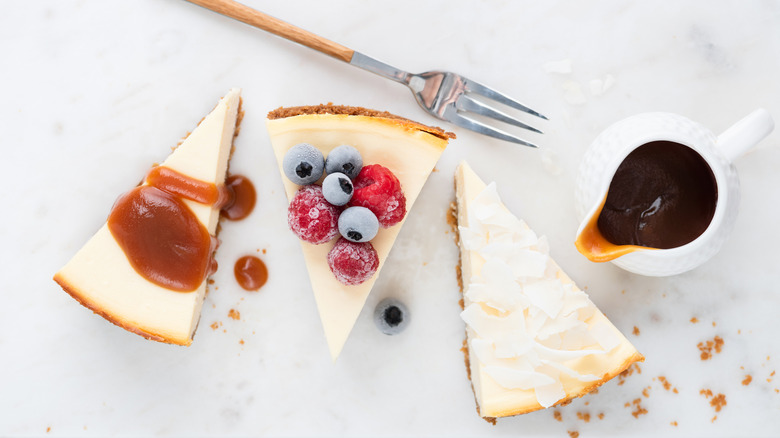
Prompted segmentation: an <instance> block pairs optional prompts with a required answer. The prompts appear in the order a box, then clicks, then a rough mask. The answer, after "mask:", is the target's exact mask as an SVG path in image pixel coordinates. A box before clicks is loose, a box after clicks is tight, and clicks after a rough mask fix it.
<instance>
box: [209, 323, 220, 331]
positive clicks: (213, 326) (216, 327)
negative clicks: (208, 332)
mask: <svg viewBox="0 0 780 438" xmlns="http://www.w3.org/2000/svg"><path fill="white" fill-rule="evenodd" d="M209 327H211V329H212V330H216V329H218V328H220V327H222V323H221V322H220V321H214V322H212V323H211V325H210V326H209Z"/></svg>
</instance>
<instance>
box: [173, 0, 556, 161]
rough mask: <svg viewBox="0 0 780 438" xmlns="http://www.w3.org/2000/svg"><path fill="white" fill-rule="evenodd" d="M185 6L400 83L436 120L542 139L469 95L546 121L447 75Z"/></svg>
mask: <svg viewBox="0 0 780 438" xmlns="http://www.w3.org/2000/svg"><path fill="white" fill-rule="evenodd" d="M187 1H189V2H190V3H194V4H196V5H199V6H202V7H204V8H206V9H210V10H212V11H214V12H217V13H219V14H222V15H225V16H227V17H230V18H234V19H236V20H239V21H242V22H244V23H246V24H249V25H251V26H254V27H257V28H260V29H262V30H265V31H267V32H270V33H273V34H275V35H277V36H280V37H282V38H285V39H288V40H291V41H294V42H296V43H299V44H302V45H304V46H306V47H309V48H311V49H314V50H317V51H319V52H321V53H324V54H326V55H329V56H331V57H333V58H336V59H338V60H341V61H344V62H346V63H349V64H351V65H354V66H356V67H360V68H362V69H364V70H368V71H370V72H372V73H376V74H378V75H379V76H382V77H384V78H387V79H392V80H394V81H396V82H399V83H401V84H404V85H406V86H408V87H409V88H410V89H411V90H412V93H414V97H415V98H416V99H417V103H419V104H420V106H421V107H423V109H425V110H426V111H427V112H428V113H430V114H431V115H432V116H434V117H436V118H438V119H441V120H444V121H447V122H450V123H453V124H455V125H457V126H460V127H462V128H466V129H470V130H472V131H474V132H477V133H480V134H484V135H488V136H491V137H495V138H498V139H501V140H506V141H510V142H513V143H518V144H521V145H525V146H530V147H534V148H535V147H537V146H536V145H535V144H533V143H531V142H529V141H526V140H523V139H521V138H520V137H517V136H516V135H513V134H510V133H508V132H506V131H502V130H500V129H498V128H494V127H492V126H490V125H487V124H485V123H483V122H482V121H480V120H479V119H480V117H481V118H487V119H493V120H496V121H499V122H503V123H507V124H510V125H514V126H517V127H520V128H523V129H527V130H530V131H533V132H537V133H540V134H541V133H542V131H540V130H538V129H536V128H534V127H532V126H530V125H528V124H526V123H524V122H522V121H520V120H518V119H516V118H514V117H512V116H510V115H508V114H506V113H504V112H502V111H499V110H497V109H495V108H493V107H491V106H489V105H487V104H485V103H483V102H481V101H480V100H478V99H475V98H474V97H473V96H480V97H484V98H487V99H490V100H493V101H495V102H499V103H501V104H504V105H507V106H509V107H512V108H516V109H518V110H520V111H522V112H525V113H528V114H530V115H533V116H536V117H540V118H542V119H545V120H547V117H545V116H544V115H542V114H540V113H538V112H536V111H534V110H532V109H531V108H529V107H527V106H525V105H523V104H522V103H520V102H518V101H516V100H514V99H512V98H510V97H509V96H507V95H505V94H503V93H499V92H498V91H496V90H493V89H492V88H489V87H487V86H485V85H482V84H480V83H478V82H474V81H472V80H470V79H467V78H464V77H463V76H461V75H458V74H455V73H451V72H445V71H428V72H424V73H420V74H413V73H409V72H406V71H403V70H399V69H397V68H395V67H392V66H390V65H387V64H385V63H383V62H381V61H377V60H376V59H374V58H371V57H369V56H366V55H364V54H362V53H360V52H356V51H354V50H352V49H350V48H347V47H345V46H342V45H341V44H338V43H335V42H333V41H330V40H327V39H325V38H322V37H320V36H317V35H315V34H313V33H311V32H308V31H305V30H303V29H300V28H298V27H295V26H293V25H291V24H289V23H286V22H284V21H282V20H279V19H277V18H274V17H271V16H270V15H267V14H264V13H262V12H260V11H256V10H254V9H252V8H250V7H248V6H246V5H243V4H241V3H238V2H236V1H233V0H187ZM474 114H476V115H477V117H476V118H475V117H473V115H474Z"/></svg>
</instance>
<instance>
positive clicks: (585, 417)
mask: <svg viewBox="0 0 780 438" xmlns="http://www.w3.org/2000/svg"><path fill="white" fill-rule="evenodd" d="M577 419H579V420H582V421H584V422H586V423H590V413H588V412H577Z"/></svg>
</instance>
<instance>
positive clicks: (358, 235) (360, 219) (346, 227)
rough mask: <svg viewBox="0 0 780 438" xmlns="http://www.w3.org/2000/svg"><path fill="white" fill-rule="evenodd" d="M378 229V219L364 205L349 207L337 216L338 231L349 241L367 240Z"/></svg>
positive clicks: (374, 234) (372, 236) (371, 237)
mask: <svg viewBox="0 0 780 438" xmlns="http://www.w3.org/2000/svg"><path fill="white" fill-rule="evenodd" d="M378 231H379V220H378V219H377V218H376V215H375V214H374V213H372V212H371V210H369V209H367V208H365V207H349V208H347V209H346V210H344V211H343V212H341V216H339V233H341V235H342V236H344V238H345V239H347V240H349V241H351V242H356V243H360V242H368V241H369V240H371V239H373V238H374V236H376V233H377V232H378Z"/></svg>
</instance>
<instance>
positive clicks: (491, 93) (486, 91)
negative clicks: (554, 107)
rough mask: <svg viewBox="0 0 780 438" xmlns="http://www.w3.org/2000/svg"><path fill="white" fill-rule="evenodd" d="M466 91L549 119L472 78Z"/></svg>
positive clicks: (467, 81) (468, 80)
mask: <svg viewBox="0 0 780 438" xmlns="http://www.w3.org/2000/svg"><path fill="white" fill-rule="evenodd" d="M465 82H466V91H471V92H473V93H476V94H479V95H481V96H485V97H487V98H488V99H493V100H495V101H496V102H500V103H503V104H504V105H508V106H511V107H512V108H517V109H519V110H520V111H523V112H526V113H528V114H531V115H534V116H536V117H541V118H542V119H544V120H549V119H548V118H547V117H546V116H545V115H543V114H540V113H538V112H536V111H534V110H532V109H531V108H528V107H527V106H525V105H523V104H522V103H520V102H518V101H516V100H514V99H512V98H511V97H509V96H507V95H506V94H504V93H501V92H499V91H496V90H494V89H492V88H490V87H486V86H484V85H482V84H480V83H478V82H474V81H472V80H471V79H466V80H465Z"/></svg>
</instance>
